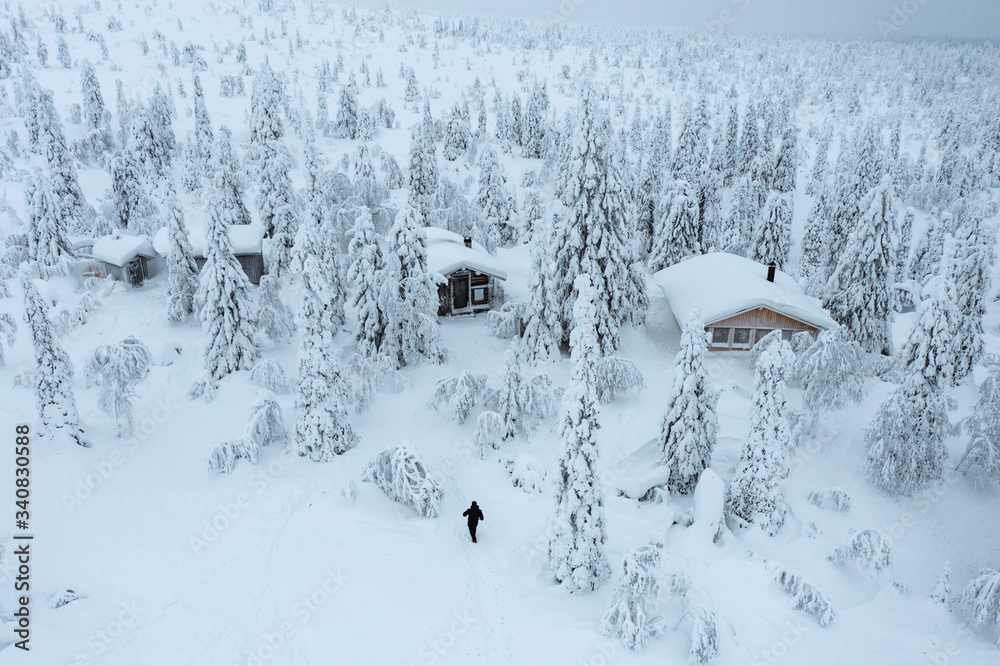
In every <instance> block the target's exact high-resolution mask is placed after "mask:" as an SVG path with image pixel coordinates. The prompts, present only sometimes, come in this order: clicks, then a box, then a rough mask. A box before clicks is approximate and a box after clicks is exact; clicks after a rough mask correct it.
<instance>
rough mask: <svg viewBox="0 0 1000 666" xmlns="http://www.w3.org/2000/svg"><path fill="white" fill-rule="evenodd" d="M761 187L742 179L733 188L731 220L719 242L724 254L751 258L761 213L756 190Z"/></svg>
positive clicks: (758, 184)
mask: <svg viewBox="0 0 1000 666" xmlns="http://www.w3.org/2000/svg"><path fill="white" fill-rule="evenodd" d="M761 187H763V186H762V185H761V184H760V183H757V182H755V181H750V180H748V179H746V178H741V179H740V180H739V182H737V184H736V186H735V187H734V188H733V196H732V199H733V202H732V206H731V209H730V214H729V220H728V223H727V225H726V227H725V229H724V230H723V232H722V234H721V235H720V237H719V241H718V243H719V246H720V248H721V249H722V250H723V251H724V252H729V253H731V254H738V255H740V256H742V257H746V256H749V254H750V239H751V237H752V236H753V230H754V226H755V222H756V220H757V217H758V215H759V213H760V207H759V206H758V204H757V199H758V197H757V194H756V190H757V189H759V188H761Z"/></svg>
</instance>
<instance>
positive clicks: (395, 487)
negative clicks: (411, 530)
mask: <svg viewBox="0 0 1000 666" xmlns="http://www.w3.org/2000/svg"><path fill="white" fill-rule="evenodd" d="M362 480H364V481H371V482H372V483H374V484H375V485H377V486H378V487H379V488H381V489H382V490H383V491H385V494H386V495H388V496H389V497H390V498H392V499H393V500H395V501H397V502H401V503H403V504H409V505H410V506H412V507H413V508H414V509H416V510H417V513H419V514H420V515H421V516H426V517H428V518H433V517H434V516H436V515H438V514H439V513H440V512H441V495H442V493H441V485H440V484H439V483H438V482H437V481H435V480H434V478H433V477H431V475H430V474H429V473H428V472H427V466H426V465H424V462H423V461H422V460H421V459H420V458H419V457H417V452H416V451H414V450H413V447H412V446H410V443H409V442H405V441H404V442H400V443H399V444H395V445H393V446H390V447H389V448H387V449H385V450H383V451H382V452H381V453H379V454H378V455H377V456H375V457H374V458H372V459H371V461H370V462H369V463H368V468H367V469H366V470H365V475H364V477H363V478H362Z"/></svg>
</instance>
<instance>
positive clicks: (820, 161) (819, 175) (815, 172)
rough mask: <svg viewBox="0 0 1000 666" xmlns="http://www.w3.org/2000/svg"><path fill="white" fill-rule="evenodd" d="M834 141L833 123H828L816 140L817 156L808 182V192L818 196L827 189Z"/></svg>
mask: <svg viewBox="0 0 1000 666" xmlns="http://www.w3.org/2000/svg"><path fill="white" fill-rule="evenodd" d="M832 141H833V125H832V124H830V123H826V124H824V125H823V129H822V132H821V133H820V136H819V138H818V139H817V141H816V158H815V159H814V160H813V168H812V171H811V172H810V174H809V182H808V183H807V184H806V194H809V195H812V196H816V195H818V194H819V193H820V192H821V191H823V190H824V189H826V163H827V159H828V157H829V154H830V143H831V142H832Z"/></svg>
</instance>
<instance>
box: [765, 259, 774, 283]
mask: <svg viewBox="0 0 1000 666" xmlns="http://www.w3.org/2000/svg"><path fill="white" fill-rule="evenodd" d="M774 269H775V266H774V262H772V263H770V264H768V266H767V281H768V282H774Z"/></svg>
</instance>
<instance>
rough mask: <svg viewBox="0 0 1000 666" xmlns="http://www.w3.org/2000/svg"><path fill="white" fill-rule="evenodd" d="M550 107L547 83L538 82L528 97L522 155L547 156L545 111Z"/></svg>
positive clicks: (530, 156)
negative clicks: (546, 89) (546, 88)
mask: <svg viewBox="0 0 1000 666" xmlns="http://www.w3.org/2000/svg"><path fill="white" fill-rule="evenodd" d="M548 108H549V97H548V94H547V93H546V92H545V83H544V82H542V83H538V82H536V83H535V84H534V86H533V87H532V90H531V95H530V96H529V97H528V105H527V107H526V109H525V112H524V126H523V129H522V132H521V146H522V148H523V150H522V153H521V154H522V155H523V156H524V157H527V158H544V157H545V138H546V121H545V112H546V111H547V110H548Z"/></svg>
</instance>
